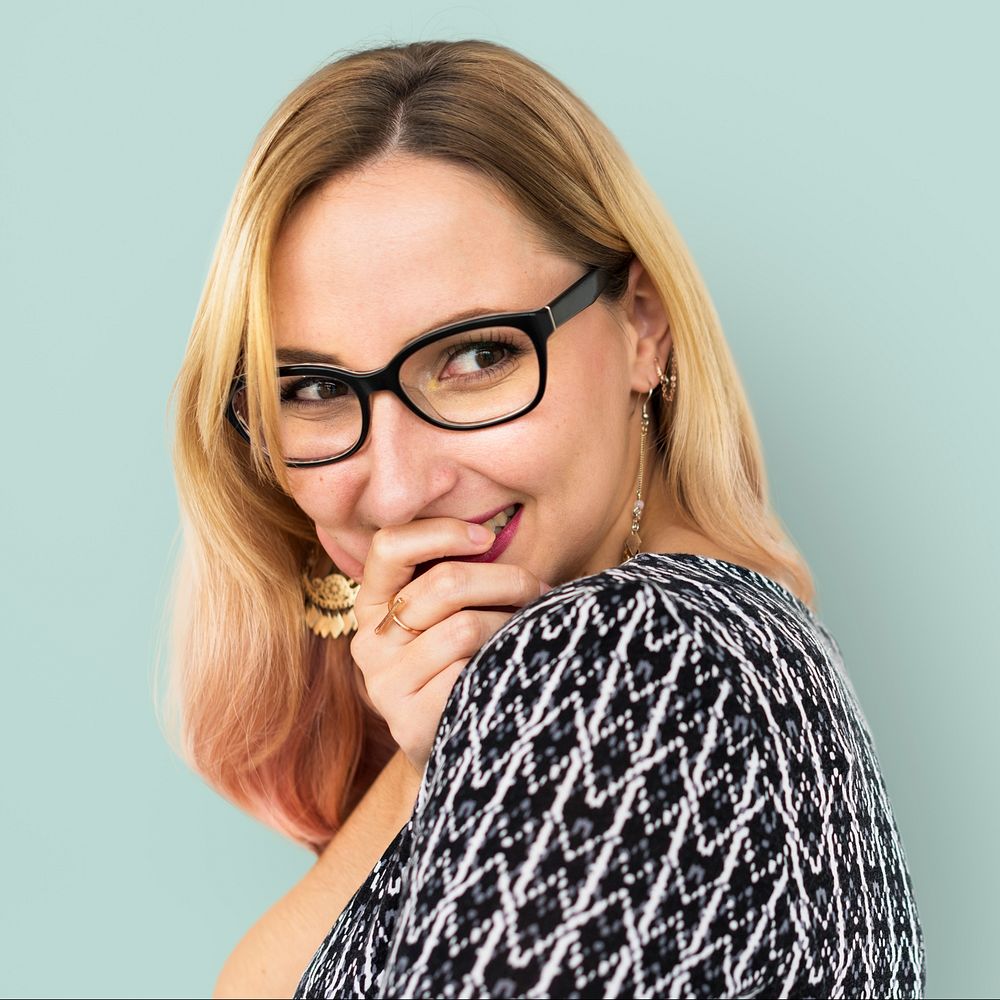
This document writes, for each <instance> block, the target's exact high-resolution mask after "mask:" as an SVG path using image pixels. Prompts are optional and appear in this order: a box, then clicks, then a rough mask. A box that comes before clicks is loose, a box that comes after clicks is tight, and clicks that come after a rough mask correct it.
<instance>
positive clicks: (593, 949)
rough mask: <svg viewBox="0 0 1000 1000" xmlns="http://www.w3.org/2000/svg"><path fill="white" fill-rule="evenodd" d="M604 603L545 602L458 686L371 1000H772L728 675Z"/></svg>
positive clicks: (777, 861)
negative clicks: (486, 999) (659, 999)
mask: <svg viewBox="0 0 1000 1000" xmlns="http://www.w3.org/2000/svg"><path fill="white" fill-rule="evenodd" d="M609 588H610V589H607V590H604V591H603V592H601V591H598V592H597V593H588V592H586V591H581V590H576V591H573V590H567V591H562V592H560V591H557V592H555V593H554V594H553V595H551V596H549V597H548V598H543V599H542V600H541V601H539V602H538V603H536V604H535V605H533V606H532V607H530V608H528V609H526V611H525V613H524V614H523V615H520V616H516V617H515V619H512V621H511V622H510V623H508V625H507V626H505V627H504V628H502V629H501V630H500V631H499V632H498V633H497V634H496V635H495V636H494V637H493V639H492V640H491V641H490V642H489V643H488V644H487V645H486V646H484V647H483V649H482V650H481V651H480V653H479V654H478V655H477V657H476V658H475V659H474V660H473V661H471V662H470V664H469V666H468V667H467V669H466V671H465V672H464V673H463V675H462V676H461V677H460V679H459V681H458V683H457V684H456V687H455V690H454V692H453V694H452V699H451V701H450V702H449V704H448V706H447V708H446V711H445V715H444V717H443V718H442V723H441V728H440V729H439V732H438V739H437V741H436V743H435V746H434V747H433V749H432V752H431V758H430V760H429V761H428V768H427V777H426V780H425V782H424V786H423V792H422V795H421V799H420V801H419V802H418V804H417V807H416V810H415V813H414V819H413V849H412V854H411V857H410V862H409V864H408V866H407V873H408V875H407V879H408V884H407V885H406V887H405V890H404V897H403V898H402V899H401V904H400V910H399V916H398V919H397V923H396V926H395V928H394V931H393V936H392V940H391V942H390V946H389V954H388V961H387V964H386V970H385V976H384V979H383V980H382V982H381V984H380V988H379V996H380V997H399V996H439V997H456V996H457V997H461V996H494V997H495V996H508V997H549V996H684V995H698V996H737V995H740V996H743V995H776V994H773V993H772V994H768V993H763V994H761V993H760V990H762V989H766V988H767V986H768V984H773V983H774V982H776V981H780V977H781V976H782V975H784V974H786V973H787V971H788V967H789V961H790V954H791V948H790V947H789V935H790V934H791V929H790V926H791V925H790V922H789V916H790V913H789V911H790V908H792V907H794V905H795V904H794V902H793V901H792V899H791V897H792V896H793V893H791V892H789V891H787V890H786V884H787V879H788V875H787V871H786V864H785V862H784V858H783V854H782V848H783V841H784V837H783V832H782V825H783V824H782V821H781V818H780V816H779V815H778V812H777V810H776V808H775V804H774V800H773V798H772V797H770V796H768V795H766V794H764V792H763V791H762V788H761V785H760V781H761V774H762V772H764V771H766V770H767V769H768V768H769V767H770V766H771V765H770V764H769V763H768V761H767V753H766V751H765V750H764V749H763V746H764V744H763V741H762V740H761V739H760V738H759V737H758V736H757V735H756V734H757V727H756V725H755V723H754V722H753V719H752V713H751V710H750V708H749V706H747V705H745V704H743V703H742V702H741V695H740V690H739V688H738V686H737V685H736V684H733V683H732V682H731V678H732V676H733V674H732V670H733V662H734V655H733V654H732V653H731V652H730V650H728V649H726V648H723V647H720V646H716V645H713V644H712V643H711V640H710V638H708V637H706V636H704V635H703V634H700V633H699V632H697V631H695V630H692V629H690V628H688V627H687V625H686V624H685V621H684V620H682V618H681V617H679V614H680V613H679V612H678V609H677V607H676V606H675V605H674V604H673V603H672V602H671V601H670V600H669V599H667V598H666V597H665V596H663V595H662V594H661V593H660V592H659V591H658V590H656V589H655V588H653V587H650V586H649V585H647V584H644V583H642V582H639V581H635V580H631V581H620V582H618V583H617V584H615V583H611V584H609ZM744 991H747V992H744Z"/></svg>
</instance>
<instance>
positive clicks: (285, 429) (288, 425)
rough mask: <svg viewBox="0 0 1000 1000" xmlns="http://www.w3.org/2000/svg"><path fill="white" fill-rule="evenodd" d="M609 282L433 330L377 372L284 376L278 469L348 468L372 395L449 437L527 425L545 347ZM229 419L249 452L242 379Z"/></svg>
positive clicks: (302, 371) (578, 284) (306, 368)
mask: <svg viewBox="0 0 1000 1000" xmlns="http://www.w3.org/2000/svg"><path fill="white" fill-rule="evenodd" d="M609 279H610V272H609V271H608V270H606V269H605V268H600V267H594V268H591V269H590V270H589V271H587V273H586V274H584V275H583V276H582V277H580V278H578V279H577V280H576V281H575V282H573V284H572V285H570V286H569V288H567V289H566V290H565V291H564V292H561V293H560V294H559V295H557V296H556V297H555V298H554V299H553V300H552V301H551V302H550V303H549V304H548V305H545V306H542V307H541V308H540V309H536V310H535V311H533V312H511V313H494V314H492V315H488V316H477V317H475V318H474V319H469V320H463V321H462V322H459V323H451V324H449V325H448V326H443V327H440V328H438V329H437V330H431V331H430V332H429V333H425V334H423V335H422V336H421V337H419V338H417V339H416V340H414V341H413V342H411V343H409V344H407V345H406V346H405V347H404V348H403V349H402V350H401V351H400V352H399V353H398V354H397V355H396V356H395V357H394V358H393V359H392V360H391V361H390V362H389V363H388V364H387V365H386V366H385V367H383V368H378V369H375V370H374V371H370V372H352V371H348V370H347V369H344V368H337V367H335V366H334V365H322V364H295V365H280V366H278V368H277V369H276V377H277V393H278V407H279V415H280V416H279V436H280V441H281V450H282V460H283V461H284V463H285V465H286V466H288V467H290V468H307V467H311V466H314V465H329V464H330V463H332V462H342V461H343V460H344V459H345V458H350V456H351V455H353V454H354V453H355V452H356V451H358V449H359V448H361V446H362V445H363V444H364V443H365V438H366V437H367V436H368V428H369V427H370V426H371V405H370V400H371V397H372V395H374V393H376V392H391V393H393V395H395V396H396V397H397V398H398V399H400V400H402V402H403V403H404V404H405V405H406V406H407V407H408V408H409V409H410V410H412V411H413V412H414V413H415V414H416V415H417V416H418V417H420V418H421V419H423V420H426V421H427V422H428V423H430V424H433V425H434V426H435V427H444V428H447V429H449V430H456V431H471V430H477V429H479V428H481V427H493V426H496V425H497V424H504V423H507V422H508V421H510V420H515V419H516V418H517V417H521V416H524V414H525V413H528V412H530V411H531V410H533V409H534V408H535V407H536V406H537V405H538V404H539V403H540V402H541V399H542V395H543V394H544V392H545V375H546V369H547V357H546V344H547V342H548V339H549V337H551V336H552V334H553V333H554V332H555V331H556V329H557V328H558V327H559V326H561V325H562V324H563V323H565V322H566V321H567V320H570V319H572V318H573V317H574V316H576V315H577V313H580V312H582V311H583V310H584V309H586V308H587V307H588V306H589V305H592V304H593V303H594V302H596V301H597V298H598V296H599V295H600V294H601V292H602V290H603V289H604V287H605V286H606V285H607V283H608V280H609ZM226 417H227V418H228V420H229V422H230V423H231V424H232V425H233V427H235V428H236V430H237V431H238V432H239V433H240V436H241V437H242V438H243V439H244V440H245V441H246V442H248V443H249V442H250V423H249V418H248V408H247V387H246V373H242V374H239V375H237V376H236V377H235V378H234V379H233V383H232V387H231V389H230V392H229V399H228V403H227V406H226Z"/></svg>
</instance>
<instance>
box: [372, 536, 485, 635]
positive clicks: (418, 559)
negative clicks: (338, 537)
mask: <svg viewBox="0 0 1000 1000" xmlns="http://www.w3.org/2000/svg"><path fill="white" fill-rule="evenodd" d="M478 528H482V525H474V524H472V523H471V522H468V521H462V520H460V519H459V518H457V517H430V518H425V519H422V520H419V521H410V523H409V524H400V525H394V526H392V527H389V528H382V529H380V530H379V531H377V532H375V535H374V537H373V538H372V543H371V545H370V546H369V548H368V555H367V557H366V559H365V572H364V578H363V580H362V584H361V588H360V590H359V591H358V599H357V602H356V603H355V606H354V613H355V615H356V616H357V619H358V624H359V625H361V626H362V627H364V624H365V622H366V621H368V620H371V619H372V618H375V615H376V614H377V615H378V619H381V618H382V617H383V616H384V615H385V605H386V604H388V602H389V600H390V599H391V598H392V596H393V594H396V593H398V592H399V591H400V590H402V588H403V587H404V586H405V585H406V584H407V583H409V582H410V580H412V579H413V573H414V570H415V569H416V567H417V566H418V565H419V564H420V563H422V562H427V561H429V560H432V559H443V558H446V557H448V556H453V557H454V556H468V555H481V554H482V553H483V552H486V551H487V550H488V549H489V548H490V547H491V546H492V544H493V542H494V540H495V539H494V535H493V532H491V531H490V530H489V529H488V528H486V529H484V530H483V533H482V534H481V535H480V536H479V537H480V538H481V540H480V541H476V540H475V538H474V534H473V533H474V532H475V530H476V529H478ZM380 605H381V607H380ZM378 619H376V620H378Z"/></svg>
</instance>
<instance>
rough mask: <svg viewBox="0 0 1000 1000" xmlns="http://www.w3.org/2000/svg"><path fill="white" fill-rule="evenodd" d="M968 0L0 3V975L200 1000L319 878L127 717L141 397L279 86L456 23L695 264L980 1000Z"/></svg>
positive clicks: (140, 603) (13, 988)
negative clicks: (498, 50)
mask: <svg viewBox="0 0 1000 1000" xmlns="http://www.w3.org/2000/svg"><path fill="white" fill-rule="evenodd" d="M996 10H997V7H996V6H995V5H991V4H988V3H980V4H973V3H957V4H956V3H949V4H944V3H939V4H931V5H928V4H918V5H914V4H909V3H907V4H903V3H883V4H870V3H864V4H862V3H849V4H846V5H845V4H843V3H840V4H837V5H834V4H826V5H822V6H820V5H818V4H816V5H813V4H802V3H780V4H779V3H759V2H758V3H753V4H737V3H732V4H721V3H711V4H709V3H703V4H695V3H686V4H676V3H665V4H664V3H652V2H647V3H627V2H625V3H615V4H610V5H597V4H591V5H586V6H583V5H581V4H579V3H568V2H562V3H546V4H542V3H538V2H537V0H533V2H530V3H526V2H513V3H507V4H506V5H504V6H503V7H500V6H499V5H497V4H495V3H468V2H467V3H461V4H452V5H445V4H435V3H426V2H425V3H419V2H418V3H413V2H402V0H399V2H380V0H368V2H365V3H363V4H351V5H348V4H343V3H339V4H334V3H320V2H313V3H307V2H284V3H281V4H280V5H279V4H278V3H273V4H265V3H243V2H240V3H238V2H235V0H229V2H217V3H191V2H184V3H179V2H177V0H172V2H171V3H169V4H167V3H156V4H143V3H140V4H135V3H124V2H123V3H113V2H110V0H101V2H88V3H69V2H60V3H46V4H16V5H14V4H10V3H4V5H3V6H2V8H0V11H2V19H0V101H2V114H3V117H2V133H0V143H2V167H0V169H2V175H0V275H2V283H3V296H2V299H0V329H2V331H3V332H2V336H3V349H4V372H5V378H4V389H3V392H2V394H0V401H2V403H0V405H2V407H3V410H2V420H3V422H2V434H3V438H2V440H3V450H4V458H5V462H4V471H3V491H2V495H3V505H4V507H3V510H4V517H3V532H2V536H0V537H2V543H0V544H2V550H0V556H2V565H3V567H4V572H3V592H2V594H0V607H2V616H3V637H2V645H0V648H2V650H3V657H4V668H3V677H4V681H5V685H4V694H3V699H2V719H3V724H2V726H0V733H2V741H3V742H2V746H0V753H2V761H3V772H2V774H3V795H2V799H0V810H2V816H0V819H2V826H0V830H2V836H3V846H4V850H3V861H4V866H3V873H2V886H0V906H2V927H0V948H2V951H3V953H4V956H5V957H4V959H3V962H2V969H3V971H2V973H0V989H2V991H3V992H4V993H5V994H7V995H18V994H24V995H30V996H110V997H126V996H136V995H140V996H150V997H153V996H157V997H160V996H163V997H166V996H185V997H186V996H192V997H196V996H207V995H208V994H209V992H210V991H211V989H212V985H213V983H214V981H215V976H216V974H217V972H218V969H219V967H220V966H221V964H222V962H223V961H224V959H225V958H226V956H227V955H228V954H229V952H230V950H231V949H232V948H233V946H234V945H235V944H236V942H237V940H238V939H239V938H240V937H241V936H242V934H243V933H244V932H245V930H246V929H247V928H248V927H249V925H250V924H251V923H252V922H253V921H254V920H255V919H256V918H257V917H258V916H259V915H260V914H261V913H262V912H263V911H264V910H265V909H266V908H267V907H268V906H269V905H270V904H271V903H272V902H273V901H274V900H275V899H277V898H278V897H279V896H280V895H281V894H282V893H283V892H284V891H285V890H286V889H287V888H288V887H289V886H290V885H292V884H293V883H294V882H295V881H297V879H298V878H299V877H300V876H301V875H302V874H303V873H304V872H305V871H306V869H307V867H308V866H309V864H310V858H311V856H310V855H308V854H307V853H306V852H305V851H303V850H302V849H300V848H298V847H296V846H293V845H292V844H291V843H289V842H286V841H284V840H282V839H281V838H280V837H279V836H278V835H276V834H273V833H271V832H269V831H268V830H267V829H265V828H264V827H262V826H259V825H257V824H256V823H255V822H253V821H251V820H250V819H248V818H246V817H245V816H243V815H242V814H241V813H239V812H238V811H236V810H235V809H234V808H232V807H231V806H229V805H228V804H226V803H225V802H224V801H223V800H222V799H220V798H219V797H217V796H216V795H215V794H214V793H213V792H211V791H210V790H208V788H207V787H206V786H205V785H204V784H202V782H201V781H200V780H199V779H198V778H196V777H195V776H194V775H192V774H191V773H189V772H188V771H187V770H186V769H185V768H184V767H183V766H182V765H181V764H180V763H179V762H178V761H177V760H176V759H175V758H174V757H173V756H172V755H171V753H170V752H169V750H168V749H167V747H166V745H165V743H164V740H163V738H162V736H161V734H160V732H159V730H158V728H157V725H156V722H155V719H154V715H153V711H152V707H151V705H152V702H151V673H152V665H153V656H154V646H155V635H156V628H157V623H158V620H159V617H160V611H161V607H162V602H163V600H164V598H165V594H166V584H167V579H168V571H169V567H170V564H171V560H172V558H173V550H172V542H173V538H174V533H175V529H176V527H177V509H176V501H175V493H174V486H173V479H172V472H171V470H170V466H169V457H168V453H167V436H166V428H165V406H166V396H167V393H168V391H169V388H170V385H171V383H172V381H173V378H174V375H175V374H176V371H177V368H178V366H179V363H180V360H181V355H182V352H183V348H184V345H185V342H186V339H187V334H188V329H189V326H190V323H191V320H192V317H193V315H194V310H195V305H196V301H197V297H198V295H199V292H200V289H201V286H202V283H203V281H204V278H205V274H206V270H207V266H208V263H209V258H210V254H211V251H212V248H213V245H214V243H215V240H216V237H217V235H218V232H219V229H220V225H221V223H222V219H223V213H224V210H225V207H226V204H227V203H228V200H229V197H230V194H231V192H232V190H233V187H234V184H235V182H236V179H237V176H238V174H239V172H240V169H241V167H242V165H243V162H244V159H245V157H246V155H247V153H248V151H249V149H250V146H251V143H252V141H253V139H254V136H255V135H256V133H257V131H258V129H259V128H260V127H261V126H262V125H263V123H264V121H265V120H266V118H267V116H268V115H269V114H270V112H271V111H272V110H273V108H274V107H275V106H276V105H277V103H278V102H279V100H280V99H281V98H282V97H283V96H284V95H285V94H286V93H287V92H288V91H289V90H290V89H291V88H292V87H294V86H295V84H297V83H298V82H299V81H300V80H301V79H302V78H303V77H304V76H306V75H307V74H308V73H309V72H311V71H312V70H313V69H315V68H317V67H318V66H319V65H320V64H321V63H323V62H325V61H326V60H327V59H329V58H330V57H332V56H333V55H335V54H336V52H337V50H339V49H343V48H353V47H358V46H368V45H373V44H378V43H383V42H386V41H397V40H398V41H408V40H414V39H430V38H437V37H447V38H460V37H475V36H479V37H485V38H489V39H493V40H496V41H500V42H503V43H506V44H509V45H511V46H513V47H514V48H517V49H519V50H521V51H523V52H524V53H525V54H526V55H528V56H530V57H532V58H534V59H536V60H538V61H540V62H542V63H543V64H544V65H545V66H546V67H548V68H549V69H550V70H552V71H553V72H554V73H555V74H556V75H557V76H559V77H560V78H561V79H563V80H564V81H565V82H566V83H568V84H569V85H570V86H571V87H572V88H574V89H575V90H576V91H577V92H578V93H579V94H580V95H581V96H582V97H583V98H584V100H586V101H587V102H589V103H590V104H591V106H592V107H593V108H594V109H595V110H596V111H597V113H598V114H599V115H601V116H602V117H603V118H604V119H605V120H606V121H607V123H608V124H609V125H610V127H611V128H612V129H613V130H614V131H615V132H616V134H617V135H618V136H619V137H620V139H621V141H622V142H623V144H624V145H625V147H626V148H627V149H628V150H629V152H630V153H631V155H632V156H633V157H634V159H635V160H636V162H637V163H638V164H639V166H640V168H641V169H642V170H643V171H644V172H645V174H646V176H647V177H648V178H649V180H650V181H651V183H652V185H653V186H654V188H655V189H656V190H657V192H658V193H659V194H660V196H661V197H662V199H663V200H664V202H665V204H666V206H667V209H668V211H669V212H670V213H671V214H672V215H673V217H674V219H675V220H676V222H677V224H678V226H679V228H680V230H681V232H682V234H683V235H684V237H685V238H686V240H687V241H688V243H689V245H690V247H691V250H692V252H693V254H694V256H695V259H696V261H697V262H698V264H699V266H700V268H701V270H702V272H703V274H704V276H705V279H706V281H707V283H708V286H709V288H710V290H711V292H712V294H713V296H714V298H715V301H716V303H717V306H718V309H719V312H720V314H721V317H722V320H723V322H724V324H725V329H726V333H727V336H728V338H729V341H730V343H731V345H732V349H733V352H734V354H735V356H736V358H737V361H738V363H739V366H740V369H741V371H742V372H743V375H744V377H745V380H746V385H747V388H748V391H749V393H750V396H751V400H752V403H753V406H754V408H755V412H756V415H757V418H758V421H759V425H760V430H761V434H762V437H763V441H764V447H765V452H766V457H767V460H768V471H769V475H770V479H771V483H772V490H773V495H774V499H775V503H776V506H777V509H778V510H779V512H780V513H781V515H782V517H783V519H784V521H785V523H786V524H787V526H788V527H789V529H790V531H791V532H792V535H793V537H794V538H795V540H796V541H797V542H798V543H799V544H800V546H801V547H802V549H803V551H804V552H805V554H806V556H807V558H808V559H809V560H810V563H811V565H812V567H813V569H814V571H815V573H816V577H817V579H818V582H819V586H820V593H821V600H822V612H823V617H824V619H825V620H826V622H827V624H828V625H829V627H830V628H831V629H832V631H833V632H834V634H835V635H836V636H837V638H838V639H839V642H840V644H841V646H842V647H843V650H844V653H845V658H846V661H847V664H848V667H849V670H850V673H851V675H852V677H853V679H854V682H855V684H856V687H857V689H858V693H859V696H860V698H861V701H862V704H863V707H864V709H865V711H866V713H867V715H868V718H869V720H870V723H871V726H872V729H873V731H874V734H875V738H876V742H877V746H878V749H879V751H880V754H881V759H882V763H883V766H884V771H885V776H886V780H887V782H888V786H889V790H890V794H891V796H892V799H893V802H894V805H895V809H896V814H897V819H898V822H899V826H900V829H901V832H902V835H903V839H904V843H905V846H906V849H907V851H908V856H909V860H910V865H911V869H912V874H913V878H914V881H915V885H916V890H917V896H918V902H919V905H920V909H921V915H922V918H923V922H924V926H925V930H926V935H927V950H928V961H929V967H930V976H929V995H930V996H932V997H944V996H959V995H966V996H970V997H985V996H990V995H993V994H995V993H996V992H997V987H998V985H1000V983H998V980H1000V976H998V975H997V972H996V960H995V957H994V952H995V945H996V942H997V940H998V936H1000V935H998V932H1000V917H998V907H997V900H996V896H997V890H998V888H1000V885H998V855H997V851H996V846H995V841H996V836H997V828H998V820H1000V809H998V802H997V794H996V788H997V779H996V770H995V766H994V762H995V754H996V745H997V744H996V736H995V729H994V724H995V722H996V716H997V711H998V709H997V705H998V696H1000V682H998V680H997V667H998V661H1000V657H998V630H997V624H996V623H997V617H998V608H997V605H998V601H1000V586H998V576H1000V574H998V555H1000V552H998V548H1000V546H998V532H997V529H996V524H995V513H994V512H995V508H996V497H997V488H998V486H1000V482H998V475H997V451H996V442H995V436H996V430H997V428H998V421H997V413H996V405H995V402H994V400H995V398H996V393H997V389H996V385H997V362H998V360H1000V357H998V350H997V334H998V323H997V278H998V262H1000V261H998V256H1000V255H998V249H997V246H998V243H997V240H998V237H997V231H998V230H997V227H998V223H1000V212H998V210H997V209H998V197H997V177H998V176H1000V163H998V160H1000V156H998V153H1000V145H998V140H997V127H996V110H997V107H996V104H997V93H998V84H1000V73H998V70H997V59H996V40H997V37H998V29H1000V20H998V17H997V15H996V14H995V13H994V11H996Z"/></svg>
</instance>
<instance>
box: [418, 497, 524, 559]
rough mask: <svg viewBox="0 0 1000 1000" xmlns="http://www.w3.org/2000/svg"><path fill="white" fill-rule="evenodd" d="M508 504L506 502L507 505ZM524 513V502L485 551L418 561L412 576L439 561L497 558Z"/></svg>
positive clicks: (502, 551) (503, 508)
mask: <svg viewBox="0 0 1000 1000" xmlns="http://www.w3.org/2000/svg"><path fill="white" fill-rule="evenodd" d="M509 506H510V504H507V507H509ZM507 507H501V508H500V510H506V509H507ZM500 510H497V511H494V513H493V514H491V515H489V517H484V518H483V521H488V520H489V519H490V517H493V516H494V514H499V513H500ZM522 513H524V504H521V505H520V506H519V507H518V508H517V513H516V514H515V515H514V516H513V517H512V518H511V519H510V520H509V521H508V522H507V523H506V524H505V525H504V527H503V530H502V531H501V532H500V534H499V535H497V537H496V538H495V539H494V540H493V544H492V545H491V546H490V547H489V549H487V550H486V551H485V552H483V553H481V554H480V555H478V556H444V557H442V558H441V559H431V560H430V561H428V562H425V563H419V564H418V565H417V566H416V567H415V569H414V574H413V575H414V576H415V577H417V576H420V574H421V573H426V572H427V570H429V569H430V568H431V566H436V565H437V564H438V563H441V562H475V563H482V562H495V561H496V560H497V559H499V558H500V556H501V555H503V553H504V551H505V550H506V548H507V546H509V545H510V543H511V542H512V541H513V540H514V535H515V533H516V532H517V528H518V525H519V524H520V523H521V514H522ZM483 521H478V522H476V523H477V524H482V523H483Z"/></svg>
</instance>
